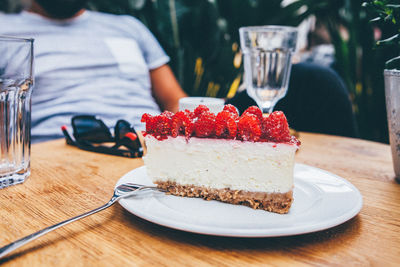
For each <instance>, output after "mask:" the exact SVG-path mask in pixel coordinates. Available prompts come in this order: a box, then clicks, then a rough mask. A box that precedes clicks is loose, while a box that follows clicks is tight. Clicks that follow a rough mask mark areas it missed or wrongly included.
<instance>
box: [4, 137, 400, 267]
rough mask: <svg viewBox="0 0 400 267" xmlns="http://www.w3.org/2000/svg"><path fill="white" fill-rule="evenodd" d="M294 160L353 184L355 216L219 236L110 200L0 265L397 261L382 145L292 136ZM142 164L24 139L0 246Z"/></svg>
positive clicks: (98, 201) (392, 193) (90, 200)
mask: <svg viewBox="0 0 400 267" xmlns="http://www.w3.org/2000/svg"><path fill="white" fill-rule="evenodd" d="M300 139H301V141H302V143H303V144H302V147H301V149H300V151H299V152H298V153H297V156H296V157H297V158H296V161H297V162H301V163H305V164H308V165H311V166H315V167H319V168H322V169H325V170H327V171H330V172H333V173H335V174H337V175H339V176H342V177H344V178H346V179H347V180H349V181H350V182H351V183H353V184H354V185H355V186H356V187H357V188H358V189H359V190H360V192H361V194H362V195H363V200H364V205H363V208H362V210H361V212H360V214H359V215H357V216H356V217H354V218H353V219H351V220H350V221H348V222H346V223H344V224H342V225H339V226H337V227H334V228H331V229H328V230H324V231H320V232H317V233H312V234H305V235H299V236H290V237H276V238H249V239H246V238H226V237H214V236H206V235H199V234H192V233H186V232H181V231H177V230H172V229H169V228H165V227H162V226H159V225H155V224H152V223H150V222H147V221H145V220H142V219H140V218H138V217H136V216H134V215H132V214H130V213H129V212H127V211H125V210H124V209H123V208H122V207H121V206H120V205H119V204H116V205H114V206H113V207H111V208H109V209H107V210H105V211H102V212H100V213H97V214H95V215H92V216H90V217H88V218H85V219H83V220H80V221H78V222H75V223H72V224H70V225H68V226H65V227H63V228H60V229H58V230H56V231H54V232H52V233H50V234H47V235H45V236H43V237H41V238H39V239H37V240H36V241H34V242H32V243H29V244H28V245H26V246H24V247H21V248H19V249H18V250H16V251H15V252H14V253H12V254H10V255H9V256H8V257H7V258H5V259H3V260H0V264H2V265H3V266H30V267H31V266H57V267H60V266H137V265H139V266H148V265H158V266H179V265H186V266H208V265H213V266H251V265H273V266H275V265H285V266H286V265H295V266H302V265H339V266H345V265H346V266H347V265H362V266H365V265H396V264H400V185H399V184H397V183H396V182H395V181H394V172H393V168H392V162H391V153H390V147H389V146H388V145H385V144H380V143H374V142H369V141H363V140H359V139H351V138H343V137H334V136H328V135H320V134H309V133H301V136H300ZM142 164H143V162H142V160H141V159H127V158H121V157H116V156H107V155H102V154H96V153H91V152H86V151H82V150H79V149H77V148H74V147H71V146H67V145H65V143H64V141H63V140H56V141H51V142H46V143H40V144H35V145H33V146H32V175H31V177H30V178H29V179H28V180H27V181H26V182H25V183H24V184H21V185H16V186H12V187H9V188H6V189H2V190H0V218H1V220H0V233H1V234H0V246H3V245H5V244H7V243H9V242H12V241H14V240H16V239H18V238H21V237H23V236H25V235H28V234H30V233H32V232H35V231H37V230H40V229H42V228H44V227H46V226H48V225H51V224H54V223H56V222H59V221H61V220H64V219H67V218H69V217H72V216H75V215H77V214H80V213H83V212H85V211H88V210H91V209H93V208H95V207H97V206H99V205H102V204H103V203H105V202H106V201H108V200H109V198H110V197H111V194H112V191H113V188H114V186H115V183H116V182H117V181H118V179H119V178H120V177H121V176H122V175H123V174H125V173H127V172H128V171H130V170H132V169H134V168H136V167H139V166H141V165H142Z"/></svg>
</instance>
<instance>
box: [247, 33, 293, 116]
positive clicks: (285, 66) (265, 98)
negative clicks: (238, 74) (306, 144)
mask: <svg viewBox="0 0 400 267" xmlns="http://www.w3.org/2000/svg"><path fill="white" fill-rule="evenodd" d="M239 34H240V46H241V49H242V53H243V57H244V81H245V84H246V89H247V94H248V95H249V96H250V97H252V98H253V99H254V100H255V101H256V103H257V105H258V106H259V108H260V109H261V110H262V111H263V113H271V112H272V111H273V109H274V106H275V104H276V103H277V102H278V100H279V99H281V98H282V97H284V96H285V95H286V92H287V88H288V85H289V77H290V70H291V67H292V53H293V52H294V51H295V49H296V43H297V29H296V28H294V27H286V26H251V27H242V28H240V29H239Z"/></svg>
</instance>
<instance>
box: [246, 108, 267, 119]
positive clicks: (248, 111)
mask: <svg viewBox="0 0 400 267" xmlns="http://www.w3.org/2000/svg"><path fill="white" fill-rule="evenodd" d="M245 114H254V115H256V116H257V118H258V119H259V120H260V121H262V119H263V115H262V111H261V109H259V108H258V107H256V106H251V107H248V108H247V109H246V110H245V111H244V112H243V114H242V116H243V115H245Z"/></svg>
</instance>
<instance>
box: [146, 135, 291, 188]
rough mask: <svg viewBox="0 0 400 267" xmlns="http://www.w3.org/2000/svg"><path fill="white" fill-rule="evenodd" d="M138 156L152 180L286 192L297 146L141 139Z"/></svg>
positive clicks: (226, 141) (212, 140)
mask: <svg viewBox="0 0 400 267" xmlns="http://www.w3.org/2000/svg"><path fill="white" fill-rule="evenodd" d="M145 141H146V145H147V154H146V155H145V156H144V157H143V160H144V162H145V165H146V169H147V174H148V176H149V177H150V178H151V179H152V180H153V182H154V181H157V180H158V181H167V180H168V181H172V182H176V183H178V184H182V185H195V186H206V187H210V188H217V189H222V188H229V189H231V190H245V191H250V192H279V193H284V192H288V191H290V190H291V189H292V188H293V169H294V156H295V152H296V150H297V146H296V145H289V144H275V143H267V142H242V141H238V140H225V139H208V138H195V137H192V138H190V139H189V141H188V142H186V140H185V138H184V137H182V136H178V137H177V138H173V137H168V139H166V140H162V141H159V140H157V139H155V138H154V137H153V136H151V135H147V136H146V137H145Z"/></svg>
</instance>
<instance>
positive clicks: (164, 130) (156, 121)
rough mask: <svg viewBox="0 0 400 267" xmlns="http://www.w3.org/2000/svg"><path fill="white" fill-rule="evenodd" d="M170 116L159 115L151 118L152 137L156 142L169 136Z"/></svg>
mask: <svg viewBox="0 0 400 267" xmlns="http://www.w3.org/2000/svg"><path fill="white" fill-rule="evenodd" d="M169 115H170V114H164V113H161V114H160V115H158V116H155V117H153V125H154V129H153V131H154V132H153V136H154V137H155V138H157V139H158V140H163V139H166V138H167V135H170V134H171V118H170V117H169Z"/></svg>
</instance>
